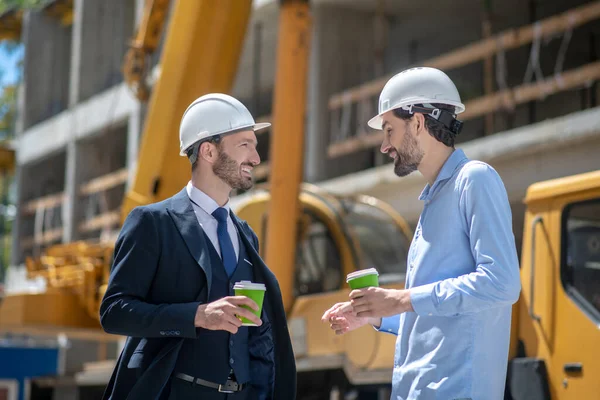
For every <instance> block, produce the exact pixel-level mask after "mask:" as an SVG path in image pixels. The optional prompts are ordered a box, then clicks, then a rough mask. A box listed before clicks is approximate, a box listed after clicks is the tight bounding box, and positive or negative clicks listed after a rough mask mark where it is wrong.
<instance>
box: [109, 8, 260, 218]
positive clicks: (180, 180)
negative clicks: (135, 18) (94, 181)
mask: <svg viewBox="0 0 600 400" xmlns="http://www.w3.org/2000/svg"><path fill="white" fill-rule="evenodd" d="M251 9H252V1H251V0H219V1H218V2H217V1H214V0H194V1H178V2H176V3H175V4H174V9H173V14H172V16H171V21H170V24H169V28H168V32H167V36H166V40H165V44H164V48H163V51H162V54H161V73H160V79H158V80H157V82H156V84H155V87H154V88H153V90H152V95H151V97H150V102H149V106H148V113H147V119H146V121H145V126H144V130H143V136H142V141H141V146H140V153H139V158H138V165H137V172H136V174H135V178H134V181H133V185H132V187H131V189H130V191H129V192H128V193H127V194H126V197H125V199H124V202H123V206H122V208H121V218H122V220H124V219H125V217H126V216H127V214H128V213H129V212H130V211H131V210H132V209H133V208H134V207H136V206H138V205H141V204H148V203H151V202H155V201H159V200H162V199H165V198H167V197H170V196H171V195H173V194H174V193H176V192H177V191H179V190H181V188H182V187H183V186H185V184H186V182H187V180H188V179H189V176H190V165H189V162H188V161H187V160H186V159H185V158H183V157H179V156H178V154H179V146H178V144H179V142H178V140H177V137H178V134H177V127H178V126H179V121H180V119H181V116H182V115H183V112H184V111H185V109H186V107H187V106H188V105H189V104H190V103H191V102H192V101H193V100H194V99H196V98H197V97H199V96H201V95H203V94H205V93H209V92H222V93H228V92H230V90H231V87H232V86H233V82H234V78H235V74H236V71H237V66H238V62H239V57H240V55H241V53H242V46H243V42H244V36H245V34H246V27H247V24H248V21H249V18H250V13H251ZM174 155H175V156H174Z"/></svg>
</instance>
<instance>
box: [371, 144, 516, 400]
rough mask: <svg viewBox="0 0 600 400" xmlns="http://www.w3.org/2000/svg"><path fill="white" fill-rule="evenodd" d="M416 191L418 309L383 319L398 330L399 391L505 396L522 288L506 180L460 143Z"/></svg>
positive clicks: (420, 399)
mask: <svg viewBox="0 0 600 400" xmlns="http://www.w3.org/2000/svg"><path fill="white" fill-rule="evenodd" d="M419 198H420V199H421V200H422V201H423V202H424V207H423V211H422V213H421V217H420V219H419V223H418V225H417V228H416V229H415V235H414V238H413V241H412V243H411V247H410V250H409V254H408V262H407V265H408V267H407V274H406V288H407V289H410V298H411V302H412V305H413V308H414V310H415V311H414V312H407V313H403V314H400V315H395V316H392V317H388V318H383V320H382V324H381V326H380V327H379V330H380V331H383V332H389V333H393V334H397V335H398V338H397V340H396V352H395V356H394V371H393V378H392V399H393V400H430V399H436V400H437V399H440V400H452V399H473V400H502V399H503V395H504V386H505V380H506V369H507V363H508V347H509V341H510V323H511V305H512V304H513V303H515V302H516V301H517V299H518V297H519V293H520V291H521V283H520V278H519V264H518V263H519V261H518V258H517V252H516V247H515V240H514V235H513V232H512V215H511V209H510V205H509V202H508V197H507V194H506V189H505V188H504V184H503V183H502V180H501V179H500V177H499V176H498V174H497V173H496V171H495V170H494V169H493V168H492V167H490V166H489V165H487V164H485V163H483V162H480V161H469V160H468V159H467V157H466V156H465V154H464V152H463V151H462V150H460V149H457V150H455V151H454V152H453V153H452V155H451V156H450V157H449V158H448V160H447V161H446V162H445V164H444V166H443V167H442V169H441V171H440V173H439V174H438V177H437V179H436V181H435V182H434V184H433V185H432V186H430V185H429V184H427V186H425V189H424V190H423V192H422V193H421V196H420V197H419Z"/></svg>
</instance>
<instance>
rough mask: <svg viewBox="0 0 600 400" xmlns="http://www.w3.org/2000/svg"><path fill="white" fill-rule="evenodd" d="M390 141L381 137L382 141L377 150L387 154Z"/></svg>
mask: <svg viewBox="0 0 600 400" xmlns="http://www.w3.org/2000/svg"><path fill="white" fill-rule="evenodd" d="M390 147H391V146H390V141H389V140H387V138H385V139H383V142H382V143H381V147H380V148H379V151H381V152H382V153H383V154H387V153H388V152H389V151H390Z"/></svg>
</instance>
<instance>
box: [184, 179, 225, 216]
mask: <svg viewBox="0 0 600 400" xmlns="http://www.w3.org/2000/svg"><path fill="white" fill-rule="evenodd" d="M186 190H187V194H188V196H189V198H190V199H191V200H192V201H193V202H194V203H196V205H197V206H198V207H200V208H201V209H202V210H204V211H205V212H206V213H207V214H210V215H212V213H213V212H214V211H215V210H216V209H217V208H219V205H218V204H217V202H216V201H215V200H214V199H213V198H212V197H210V196H209V195H207V194H206V193H204V192H203V191H202V190H200V189H198V188H197V187H195V186H194V185H193V184H192V181H189V182H188V184H187V186H186ZM229 206H230V205H229V200H228V201H227V203H225V205H224V206H223V208H225V209H226V210H227V213H229Z"/></svg>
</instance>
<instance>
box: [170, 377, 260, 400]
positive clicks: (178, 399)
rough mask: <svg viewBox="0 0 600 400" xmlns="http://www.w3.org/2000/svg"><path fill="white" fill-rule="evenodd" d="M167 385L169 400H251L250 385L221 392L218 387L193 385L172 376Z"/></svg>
mask: <svg viewBox="0 0 600 400" xmlns="http://www.w3.org/2000/svg"><path fill="white" fill-rule="evenodd" d="M167 386H168V387H169V393H168V396H166V397H165V398H166V399H168V400H196V399H197V400H251V399H250V396H249V393H250V388H249V387H245V388H244V390H242V391H240V392H236V393H220V392H219V391H218V390H217V389H213V388H209V387H206V386H202V385H193V384H192V383H191V382H187V381H184V380H182V379H179V378H175V377H171V379H170V382H169V384H168V385H167ZM164 394H166V393H164Z"/></svg>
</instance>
